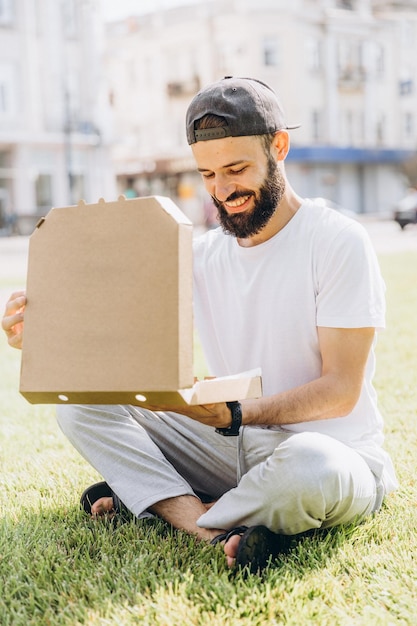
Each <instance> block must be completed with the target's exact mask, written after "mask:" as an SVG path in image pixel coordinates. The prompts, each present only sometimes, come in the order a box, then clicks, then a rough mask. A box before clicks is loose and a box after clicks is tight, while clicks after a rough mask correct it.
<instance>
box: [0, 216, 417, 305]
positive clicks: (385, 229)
mask: <svg viewBox="0 0 417 626" xmlns="http://www.w3.org/2000/svg"><path fill="white" fill-rule="evenodd" d="M360 221H361V222H362V223H363V225H364V226H365V228H366V229H367V231H368V232H369V235H370V237H371V240H372V242H373V244H374V246H375V249H376V251H377V252H378V253H381V254H391V253H395V252H402V251H405V250H417V226H412V225H411V226H407V228H405V229H404V230H403V231H402V230H401V229H400V227H399V226H398V224H396V223H395V222H393V221H392V220H377V219H375V218H372V217H364V218H360ZM28 244H29V238H28V237H0V281H1V282H3V283H5V282H6V281H7V285H6V287H3V288H0V312H1V313H2V312H3V309H4V303H5V302H6V299H7V297H8V296H9V294H10V293H11V292H12V290H13V289H18V288H23V287H24V284H25V276H26V267H27V253H28Z"/></svg>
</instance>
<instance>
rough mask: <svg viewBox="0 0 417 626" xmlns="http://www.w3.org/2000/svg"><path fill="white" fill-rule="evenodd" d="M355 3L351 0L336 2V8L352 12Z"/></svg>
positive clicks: (338, 0)
mask: <svg viewBox="0 0 417 626" xmlns="http://www.w3.org/2000/svg"><path fill="white" fill-rule="evenodd" d="M354 5H355V3H354V2H353V0H337V2H336V6H337V7H338V8H339V9H346V10H348V11H353V10H354V8H355V6H354Z"/></svg>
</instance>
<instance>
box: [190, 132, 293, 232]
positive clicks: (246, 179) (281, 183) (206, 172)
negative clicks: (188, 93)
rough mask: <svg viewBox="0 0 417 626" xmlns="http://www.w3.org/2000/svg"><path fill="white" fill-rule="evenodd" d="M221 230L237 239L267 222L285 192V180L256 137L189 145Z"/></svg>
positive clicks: (230, 138)
mask: <svg viewBox="0 0 417 626" xmlns="http://www.w3.org/2000/svg"><path fill="white" fill-rule="evenodd" d="M192 150H193V153H194V157H195V159H196V161H197V166H198V171H199V172H200V173H201V175H202V177H203V180H204V184H205V187H206V190H207V191H208V193H209V194H210V195H211V197H212V198H213V202H214V204H215V205H216V207H217V210H218V215H219V222H220V224H221V226H222V228H223V229H224V230H225V231H226V232H228V233H230V234H231V235H234V236H235V237H237V238H239V239H246V238H249V237H252V236H253V235H256V234H257V233H259V232H260V231H262V229H263V228H264V227H265V226H266V225H267V224H268V223H269V221H270V220H271V218H272V216H273V215H274V213H275V211H276V209H277V207H278V205H279V203H280V201H281V199H282V196H283V195H284V191H285V179H284V176H283V174H282V173H281V170H280V169H279V168H278V167H277V162H276V160H275V159H274V157H273V156H272V153H269V154H268V155H267V154H266V151H265V147H264V144H263V142H262V140H261V139H260V138H259V137H253V136H249V137H227V138H224V139H215V140H210V141H201V142H198V143H196V144H194V145H193V146H192Z"/></svg>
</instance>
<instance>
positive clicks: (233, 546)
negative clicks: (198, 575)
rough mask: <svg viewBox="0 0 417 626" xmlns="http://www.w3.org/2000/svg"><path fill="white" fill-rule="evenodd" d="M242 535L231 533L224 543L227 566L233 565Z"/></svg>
mask: <svg viewBox="0 0 417 626" xmlns="http://www.w3.org/2000/svg"><path fill="white" fill-rule="evenodd" d="M241 539H242V537H241V536H240V535H233V536H232V537H230V539H228V540H227V542H226V543H225V544H224V553H225V555H226V562H227V565H228V566H229V567H233V566H234V564H235V560H236V554H237V549H238V547H239V543H240V540H241Z"/></svg>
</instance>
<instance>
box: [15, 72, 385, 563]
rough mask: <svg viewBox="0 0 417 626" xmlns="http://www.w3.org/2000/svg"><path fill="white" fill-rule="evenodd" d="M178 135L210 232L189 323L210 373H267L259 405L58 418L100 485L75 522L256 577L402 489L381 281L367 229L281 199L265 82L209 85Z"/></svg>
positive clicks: (121, 409) (283, 151) (19, 315)
mask: <svg viewBox="0 0 417 626" xmlns="http://www.w3.org/2000/svg"><path fill="white" fill-rule="evenodd" d="M186 125H187V138H188V142H189V144H190V145H191V148H192V151H193V155H194V157H195V160H196V163H197V167H198V171H199V172H200V173H201V175H202V178H203V181H204V184H205V187H206V189H207V191H208V193H209V194H210V195H211V197H212V199H213V201H214V202H215V204H216V206H217V209H218V214H219V222H220V225H221V228H218V229H216V230H211V231H209V232H208V233H206V234H205V235H204V236H202V237H201V238H199V239H197V240H196V241H195V245H194V283H195V284H194V298H195V317H196V325H197V328H198V331H199V335H200V338H201V342H202V345H203V349H204V352H205V356H206V359H207V362H208V364H209V367H210V369H211V372H212V373H213V374H214V375H217V376H223V375H228V374H234V373H237V372H240V371H245V370H248V369H252V368H255V367H261V369H262V376H263V389H264V396H263V397H262V398H260V399H256V400H244V401H242V402H240V403H239V402H234V403H228V404H225V403H218V404H213V405H209V406H197V407H189V408H187V409H186V410H184V411H183V410H181V411H179V410H178V409H177V407H161V406H158V407H150V409H152V410H144V409H139V408H137V407H133V406H62V407H59V409H58V421H59V424H60V426H61V428H62V429H63V431H64V433H65V434H66V435H67V437H68V438H69V440H70V441H71V442H72V443H73V445H74V446H75V447H76V448H77V450H78V451H79V452H80V453H81V454H82V455H83V456H84V457H85V458H86V459H87V460H88V461H89V462H90V463H91V464H92V465H93V466H94V467H95V468H96V469H97V470H98V471H99V472H100V473H101V474H102V475H103V476H104V478H105V482H104V483H99V484H98V485H94V486H92V487H90V488H89V489H87V490H86V492H85V493H84V494H83V496H82V503H83V506H84V508H85V510H87V511H88V512H91V513H92V514H93V515H100V514H106V513H109V512H111V511H114V510H115V511H116V513H117V512H119V513H120V514H122V513H123V512H125V511H126V509H128V510H129V511H130V512H132V513H133V514H134V515H136V516H138V517H143V516H147V515H150V514H151V515H157V516H160V517H161V518H163V519H164V520H166V521H167V522H168V523H170V524H172V525H173V526H174V527H175V528H180V529H183V530H185V531H187V532H189V533H192V534H194V535H196V536H197V537H198V538H199V539H201V540H205V541H209V542H212V543H216V542H219V541H222V542H224V551H225V554H226V557H227V562H228V564H229V565H230V566H232V565H239V566H247V567H248V568H249V569H250V570H252V571H255V570H257V569H261V568H262V567H263V566H264V565H265V564H266V563H267V562H268V559H269V558H270V556H271V555H272V556H276V555H277V554H279V552H280V551H284V550H285V545H286V541H285V537H286V536H291V535H296V534H299V533H302V532H304V531H307V530H309V529H314V528H328V527H330V526H334V525H337V524H342V523H348V522H352V521H356V520H357V521H360V520H362V519H363V518H365V517H366V516H367V515H369V514H371V513H372V512H374V511H377V510H378V509H379V508H380V506H381V503H382V500H383V498H384V495H385V494H386V493H389V492H390V491H391V490H393V489H394V488H395V487H396V478H395V474H394V470H393V468H392V464H391V461H390V459H389V457H388V455H387V453H386V452H385V451H384V450H383V448H382V447H381V446H382V441H383V433H382V419H381V416H380V414H379V412H378V409H377V405H376V395H375V391H374V389H373V387H372V376H373V372H374V367H375V357H374V350H373V348H374V344H375V331H376V329H378V328H382V327H383V326H384V311H385V308H384V285H383V281H382V278H381V276H380V272H379V268H378V264H377V260H376V257H375V253H374V251H373V248H372V246H371V244H370V242H369V239H368V237H367V234H366V232H365V231H364V229H363V228H362V226H361V225H359V224H358V223H357V222H355V221H353V220H350V219H348V218H347V217H345V216H343V215H341V214H339V213H337V212H336V211H334V210H332V209H328V208H325V207H322V206H317V205H315V204H314V202H312V201H310V200H304V199H302V198H301V197H300V196H298V195H297V194H296V193H295V192H294V190H293V189H292V188H291V186H290V184H289V182H288V180H287V178H286V174H285V169H284V160H285V158H286V156H287V153H288V150H289V134H288V129H289V128H290V127H288V126H287V125H286V123H285V121H284V115H283V112H282V109H281V106H280V103H279V101H278V99H277V97H276V95H275V93H274V92H273V91H272V90H271V89H270V88H269V87H268V86H267V85H265V84H264V83H262V82H260V81H257V80H254V79H246V78H244V79H235V78H231V77H227V78H225V79H223V80H221V81H219V82H218V83H215V84H214V85H210V86H209V87H207V88H206V89H203V90H202V91H201V92H200V93H199V94H197V95H196V97H195V98H194V99H193V101H192V102H191V104H190V106H189V109H188V112H187V120H186ZM24 304H25V299H24V295H23V294H15V296H12V298H11V299H10V301H9V303H8V305H7V308H6V313H5V317H4V318H3V328H4V330H5V331H6V333H7V335H8V337H9V343H10V344H11V345H14V346H15V347H19V346H20V345H21V338H22V322H23V308H24ZM153 411H155V412H153ZM181 412H184V413H185V415H180V413H181ZM224 435H230V436H224ZM116 494H117V495H116ZM123 503H124V504H123Z"/></svg>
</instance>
